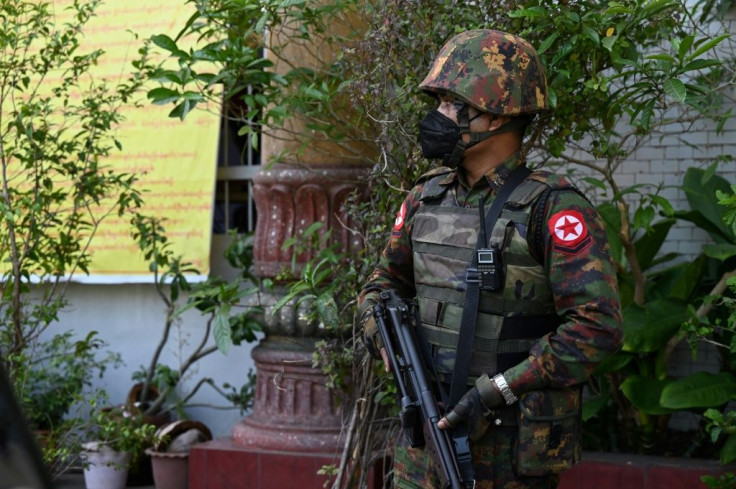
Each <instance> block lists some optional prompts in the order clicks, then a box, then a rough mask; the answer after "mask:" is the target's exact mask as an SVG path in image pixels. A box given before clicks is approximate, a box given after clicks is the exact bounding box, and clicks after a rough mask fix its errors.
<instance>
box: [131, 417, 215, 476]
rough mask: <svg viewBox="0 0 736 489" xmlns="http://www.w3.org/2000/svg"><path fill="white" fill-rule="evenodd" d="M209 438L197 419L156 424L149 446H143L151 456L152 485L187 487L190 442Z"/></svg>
mask: <svg viewBox="0 0 736 489" xmlns="http://www.w3.org/2000/svg"><path fill="white" fill-rule="evenodd" d="M211 439H212V433H211V431H210V430H209V428H207V426H205V425H204V424H202V423H200V422H199V421H191V420H179V421H174V422H172V423H169V424H167V425H164V426H162V427H161V428H159V429H158V430H157V431H156V434H155V436H154V445H153V447H152V448H148V449H146V454H147V455H149V456H150V457H151V465H152V467H153V481H154V483H155V485H156V489H187V488H188V487H189V451H190V449H191V448H192V446H194V445H196V444H198V443H203V442H206V441H209V440H211Z"/></svg>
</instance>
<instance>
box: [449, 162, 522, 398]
mask: <svg viewBox="0 0 736 489" xmlns="http://www.w3.org/2000/svg"><path fill="white" fill-rule="evenodd" d="M531 173H532V172H531V170H529V169H528V168H527V167H526V166H518V167H516V168H515V169H514V170H513V171H512V172H511V175H509V178H508V180H506V183H505V184H504V185H503V187H501V190H500V191H499V192H498V195H497V196H496V199H495V200H494V201H493V204H491V208H490V209H489V210H488V213H487V214H486V221H485V229H493V225H494V224H495V223H496V220H497V219H498V216H500V215H501V211H502V210H503V206H504V204H505V203H506V201H507V200H508V198H509V197H510V196H511V193H512V192H513V191H514V189H515V188H516V187H517V186H518V185H519V184H520V183H521V182H523V181H524V180H525V179H526V177H528V176H529V175H530V174H531ZM483 234H484V233H481V232H478V241H477V244H476V249H482V248H485V247H486V246H487V243H485V242H484V239H485V237H484V236H483ZM477 266H478V256H477V253H474V254H473V260H472V262H471V263H470V265H469V266H468V273H467V274H466V289H465V303H464V305H463V316H462V323H461V326H460V337H459V338H458V345H457V352H456V356H455V369H454V372H453V374H452V384H451V386H450V407H453V406H455V405H456V404H457V402H458V401H459V400H460V398H461V397H462V396H463V395H464V394H465V392H466V391H467V385H466V383H467V379H468V374H469V372H470V358H471V356H472V353H473V339H474V338H475V324H476V321H477V316H478V304H479V302H480V281H479V277H478V270H477ZM491 373H493V374H495V372H489V374H491Z"/></svg>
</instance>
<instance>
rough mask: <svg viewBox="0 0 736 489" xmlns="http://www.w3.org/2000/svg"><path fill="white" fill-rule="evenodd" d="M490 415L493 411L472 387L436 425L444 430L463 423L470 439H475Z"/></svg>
mask: <svg viewBox="0 0 736 489" xmlns="http://www.w3.org/2000/svg"><path fill="white" fill-rule="evenodd" d="M492 415H493V411H491V410H490V409H489V408H488V407H487V406H486V405H485V403H483V401H482V400H481V398H480V394H479V393H478V389H476V388H475V387H473V388H471V389H470V390H469V391H468V392H466V393H465V395H464V396H463V397H462V398H461V399H460V401H458V403H457V404H456V405H455V407H453V408H452V409H451V410H450V411H449V412H448V413H447V415H445V417H444V418H442V419H440V420H439V421H438V422H437V427H438V428H439V429H441V430H446V429H448V428H455V427H457V426H463V425H464V426H465V427H466V428H467V430H468V436H469V437H470V439H471V440H473V441H475V440H478V439H479V438H481V437H482V436H483V435H484V434H485V432H486V430H487V429H488V425H489V424H490V419H491V416H492Z"/></svg>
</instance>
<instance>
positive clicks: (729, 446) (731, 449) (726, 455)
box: [721, 433, 736, 465]
mask: <svg viewBox="0 0 736 489" xmlns="http://www.w3.org/2000/svg"><path fill="white" fill-rule="evenodd" d="M733 461H736V434H734V433H731V434H730V435H728V438H726V442H725V443H724V444H723V447H721V463H722V464H724V465H725V464H730V463H731V462H733Z"/></svg>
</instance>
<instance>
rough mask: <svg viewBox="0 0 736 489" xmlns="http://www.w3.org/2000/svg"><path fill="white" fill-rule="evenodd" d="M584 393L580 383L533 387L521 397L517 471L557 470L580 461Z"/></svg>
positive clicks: (544, 472)
mask: <svg viewBox="0 0 736 489" xmlns="http://www.w3.org/2000/svg"><path fill="white" fill-rule="evenodd" d="M581 397H582V396H581V389H580V387H579V386H576V387H570V388H566V389H544V390H538V391H532V392H527V393H525V394H522V395H521V396H520V397H519V434H518V439H517V441H516V447H515V450H514V458H515V470H516V473H517V475H520V476H533V477H536V476H543V475H551V474H557V473H559V472H562V471H564V470H566V469H569V468H570V467H572V465H573V464H575V463H577V462H579V461H580V456H581V452H582V448H581V439H582V411H581V403H582V399H581Z"/></svg>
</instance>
